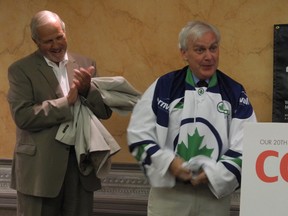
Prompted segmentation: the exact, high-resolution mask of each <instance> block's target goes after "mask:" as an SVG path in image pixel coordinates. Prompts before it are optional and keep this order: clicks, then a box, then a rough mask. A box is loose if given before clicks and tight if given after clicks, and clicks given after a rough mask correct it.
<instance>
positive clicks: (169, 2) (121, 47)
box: [0, 0, 288, 163]
mask: <svg viewBox="0 0 288 216" xmlns="http://www.w3.org/2000/svg"><path fill="white" fill-rule="evenodd" d="M287 8H288V1H287V0H81V1H77V0H61V1H56V0H0V26H1V30H0V38H1V39H0V103H1V108H0V157H1V158H12V152H13V148H14V143H15V132H14V129H15V126H14V123H13V122H12V119H11V117H10V113H9V109H8V104H7V102H6V93H7V90H8V82H7V67H8V66H9V65H10V64H11V63H12V62H14V61H15V60H17V59H19V58H21V57H23V56H25V55H27V54H29V53H31V52H33V51H34V50H35V45H34V44H33V42H32V40H31V38H30V30H29V22H30V18H31V17H32V16H33V14H34V13H35V12H37V11H39V10H43V9H48V10H52V11H54V12H56V13H58V14H59V15H60V16H61V17H62V18H63V20H64V21H65V23H66V26H67V36H68V40H69V50H70V51H73V52H78V53H81V54H85V55H88V56H90V57H92V58H94V59H96V61H97V64H98V72H99V74H100V75H101V76H115V75H120V76H124V77H125V78H126V79H127V80H128V81H129V82H131V83H132V84H133V85H134V86H135V87H136V88H137V89H139V90H140V91H144V90H145V89H146V88H147V87H148V86H149V84H151V83H152V81H154V80H155V78H157V77H158V76H160V75H162V74H164V73H166V72H168V71H171V70H174V69H177V68H179V67H182V66H184V65H185V62H183V61H182V59H181V57H180V55H179V51H178V48H177V38H178V33H179V31H180V29H181V28H182V27H183V26H184V25H185V24H186V23H187V22H188V21H190V20H195V19H197V20H205V21H208V22H211V23H213V24H214V25H216V26H218V28H219V29H220V31H221V33H222V41H221V51H220V53H221V54H220V67H219V68H220V69H221V70H223V71H224V72H226V73H227V74H228V75H230V76H231V77H233V78H235V79H236V80H238V81H240V82H242V84H243V85H244V86H245V88H246V90H247V93H248V95H249V97H250V100H251V102H252V104H253V106H254V108H255V111H256V114H257V117H258V120H259V121H261V122H269V121H271V119H272V82H273V25H274V24H285V23H288V16H287ZM128 121H129V116H119V115H117V114H113V116H112V118H111V119H110V120H108V121H106V122H105V126H106V127H107V129H108V130H109V131H110V132H111V133H112V134H113V136H114V137H115V138H116V139H117V141H118V142H119V143H120V144H121V146H122V151H121V152H120V153H118V154H117V155H116V156H115V157H114V158H113V160H114V162H128V163H134V162H135V160H134V159H133V158H132V157H131V156H130V154H129V153H128V148H127V145H126V127H127V125H128Z"/></svg>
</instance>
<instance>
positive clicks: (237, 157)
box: [127, 21, 256, 216]
mask: <svg viewBox="0 0 288 216" xmlns="http://www.w3.org/2000/svg"><path fill="white" fill-rule="evenodd" d="M219 46H220V33H219V31H218V29H217V28H216V27H215V26H213V25H211V24H208V23H205V22H201V21H193V22H189V23H188V24H187V25H186V26H185V27H184V28H183V29H182V30H181V32H180V34H179V48H180V52H181V54H182V57H183V59H184V60H185V61H187V63H188V65H187V66H185V67H184V68H181V69H179V70H176V71H172V72H169V73H167V74H165V75H163V76H161V77H159V78H158V79H157V80H155V81H154V83H153V84H152V85H151V86H150V87H149V88H148V89H147V90H146V91H145V93H144V95H143V97H142V98H141V100H140V101H139V102H138V103H137V105H136V106H135V108H134V110H133V113H132V116H131V120H130V123H129V126H128V130H127V133H128V134H127V136H128V144H129V149H130V151H131V153H132V155H133V156H134V157H135V158H136V159H137V160H138V161H139V163H140V164H141V166H142V167H143V170H144V172H145V175H146V176H147V178H148V180H149V182H150V184H151V190H150V195H149V200H148V216H169V215H171V216H175V215H179V214H180V215H181V216H228V215H229V210H230V197H231V194H232V193H233V192H234V191H235V190H237V189H239V187H240V184H241V164H242V146H243V125H244V124H245V123H246V122H255V121H256V116H255V113H254V110H253V108H252V105H251V104H250V102H249V100H248V97H247V94H246V92H245V90H244V87H243V86H242V85H241V84H240V83H238V82H236V81H234V80H233V79H231V78H230V77H229V76H227V75H226V74H224V73H223V72H221V71H220V70H219V69H218V62H219Z"/></svg>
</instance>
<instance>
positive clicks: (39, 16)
mask: <svg viewBox="0 0 288 216" xmlns="http://www.w3.org/2000/svg"><path fill="white" fill-rule="evenodd" d="M55 20H56V21H59V22H60V24H61V27H62V30H63V31H64V32H65V23H64V22H63V21H62V19H61V18H60V17H59V16H58V15H57V14H56V13H53V12H51V11H47V10H43V11H40V12H38V13H36V14H35V15H34V16H33V18H32V19H31V23H30V30H31V37H32V39H33V40H37V39H38V34H37V28H38V27H40V26H43V25H46V24H48V23H49V22H51V21H55Z"/></svg>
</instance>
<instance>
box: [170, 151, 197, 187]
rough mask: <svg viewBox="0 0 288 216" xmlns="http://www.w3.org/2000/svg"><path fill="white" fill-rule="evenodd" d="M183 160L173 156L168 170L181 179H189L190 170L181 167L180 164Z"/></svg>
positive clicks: (190, 176) (190, 177)
mask: <svg viewBox="0 0 288 216" xmlns="http://www.w3.org/2000/svg"><path fill="white" fill-rule="evenodd" d="M183 163H184V160H183V159H182V158H180V157H177V156H176V157H175V158H174V159H173V161H172V162H171V164H170V166H169V170H170V172H171V174H172V175H174V176H175V177H176V178H178V179H179V180H182V181H191V180H192V172H191V171H190V170H189V169H187V168H185V167H183V166H182V164H183Z"/></svg>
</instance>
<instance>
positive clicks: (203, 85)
mask: <svg viewBox="0 0 288 216" xmlns="http://www.w3.org/2000/svg"><path fill="white" fill-rule="evenodd" d="M197 87H208V83H207V82H206V81H205V80H199V81H198V82H197Z"/></svg>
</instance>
